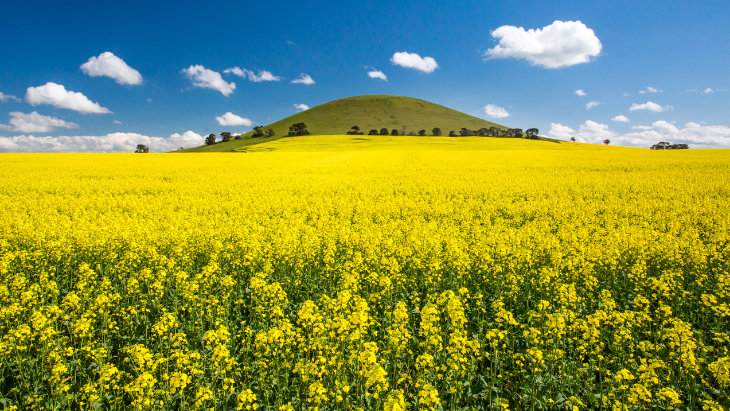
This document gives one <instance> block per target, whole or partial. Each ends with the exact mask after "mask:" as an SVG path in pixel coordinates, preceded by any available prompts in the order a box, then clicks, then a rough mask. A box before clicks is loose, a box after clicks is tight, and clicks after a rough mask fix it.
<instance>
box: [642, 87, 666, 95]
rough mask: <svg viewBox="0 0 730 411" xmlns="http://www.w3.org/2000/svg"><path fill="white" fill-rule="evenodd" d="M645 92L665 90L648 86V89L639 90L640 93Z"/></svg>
mask: <svg viewBox="0 0 730 411" xmlns="http://www.w3.org/2000/svg"><path fill="white" fill-rule="evenodd" d="M644 93H663V91H662V90H659V89H658V88H654V87H649V86H646V90H640V91H639V94H644Z"/></svg>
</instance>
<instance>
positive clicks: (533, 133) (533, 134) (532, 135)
mask: <svg viewBox="0 0 730 411" xmlns="http://www.w3.org/2000/svg"><path fill="white" fill-rule="evenodd" d="M539 133H540V130H538V129H536V128H534V127H533V128H528V129H527V130H525V134H527V138H529V139H532V140H537V139H539V138H540V137H538V136H537V135H538V134H539Z"/></svg>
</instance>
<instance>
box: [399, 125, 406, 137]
mask: <svg viewBox="0 0 730 411" xmlns="http://www.w3.org/2000/svg"><path fill="white" fill-rule="evenodd" d="M406 130H407V128H406V126H403V127H401V128H400V135H402V136H405V135H406Z"/></svg>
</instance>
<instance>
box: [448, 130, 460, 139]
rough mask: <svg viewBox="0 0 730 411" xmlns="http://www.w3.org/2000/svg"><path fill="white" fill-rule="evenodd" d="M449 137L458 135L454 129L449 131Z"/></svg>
mask: <svg viewBox="0 0 730 411" xmlns="http://www.w3.org/2000/svg"><path fill="white" fill-rule="evenodd" d="M449 137H458V136H457V135H456V132H455V131H454V130H451V131H449Z"/></svg>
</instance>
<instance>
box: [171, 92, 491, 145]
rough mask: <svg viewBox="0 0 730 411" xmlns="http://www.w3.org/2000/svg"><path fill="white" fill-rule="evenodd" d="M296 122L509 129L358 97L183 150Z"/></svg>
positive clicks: (410, 101)
mask: <svg viewBox="0 0 730 411" xmlns="http://www.w3.org/2000/svg"><path fill="white" fill-rule="evenodd" d="M294 123H304V124H306V125H307V129H308V130H309V132H310V133H311V134H312V135H337V134H345V133H347V132H348V131H349V130H350V127H352V126H358V127H360V131H362V132H364V133H365V134H367V133H368V131H370V130H371V129H377V130H380V129H381V128H383V127H386V128H387V129H388V130H392V129H394V128H395V129H398V130H401V128H402V127H403V126H405V127H406V132H407V133H409V132H415V133H418V131H419V130H426V132H427V134H428V135H431V130H432V129H433V128H434V127H438V128H440V129H441V131H442V133H443V134H444V135H448V133H449V131H450V130H454V131H456V132H457V133H458V132H459V130H461V128H462V127H466V128H468V129H471V130H478V129H480V128H482V127H486V128H489V127H499V128H505V127H504V126H501V125H499V124H495V123H492V122H490V121H486V120H482V119H480V118H477V117H474V116H470V115H468V114H464V113H462V112H460V111H456V110H453V109H450V108H448V107H444V106H441V105H438V104H434V103H431V102H428V101H425V100H419V99H416V98H411V97H401V96H377V95H374V96H356V97H347V98H343V99H339V100H335V101H330V102H329V103H325V104H322V105H319V106H316V107H312V108H310V109H309V110H305V111H302V112H301V113H297V114H294V115H293V116H289V117H287V118H285V119H283V120H279V121H277V122H275V123H272V124H269V125H267V126H264V129H269V128H273V129H274V131H275V132H276V134H275V135H274V136H273V137H270V138H250V136H251V135H252V132H248V133H246V134H244V135H243V136H242V137H243V138H241V139H240V140H231V141H229V142H227V143H217V144H215V145H212V146H201V147H195V148H190V149H186V150H180V151H177V152H178V153H179V152H196V151H206V152H211V151H233V150H235V149H237V148H240V147H245V146H250V145H254V144H261V143H265V142H268V141H272V140H277V139H279V138H283V137H286V136H287V134H288V132H289V126H291V125H292V124H294Z"/></svg>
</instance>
